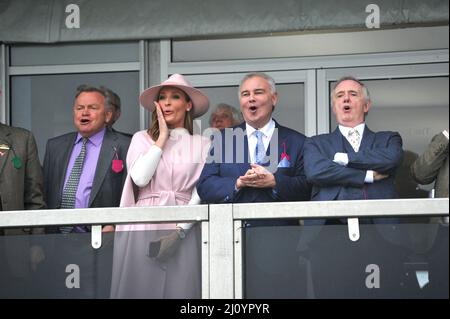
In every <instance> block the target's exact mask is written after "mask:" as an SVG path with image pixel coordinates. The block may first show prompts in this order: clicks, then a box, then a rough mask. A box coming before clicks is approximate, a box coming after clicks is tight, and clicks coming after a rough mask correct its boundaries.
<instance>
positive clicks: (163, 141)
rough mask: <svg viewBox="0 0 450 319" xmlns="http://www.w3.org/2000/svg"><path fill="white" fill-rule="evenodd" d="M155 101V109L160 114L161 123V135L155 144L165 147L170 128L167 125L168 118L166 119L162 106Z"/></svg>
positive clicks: (159, 123)
mask: <svg viewBox="0 0 450 319" xmlns="http://www.w3.org/2000/svg"><path fill="white" fill-rule="evenodd" d="M153 103H155V111H156V115H157V116H158V125H159V137H158V140H157V141H156V143H155V144H156V146H158V147H159V148H160V149H163V147H164V145H165V144H166V141H167V139H168V138H169V128H168V127H167V123H166V120H165V119H164V115H163V113H162V110H161V106H160V105H159V104H158V102H156V101H155V102H153Z"/></svg>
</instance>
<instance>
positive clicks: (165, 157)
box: [111, 74, 210, 298]
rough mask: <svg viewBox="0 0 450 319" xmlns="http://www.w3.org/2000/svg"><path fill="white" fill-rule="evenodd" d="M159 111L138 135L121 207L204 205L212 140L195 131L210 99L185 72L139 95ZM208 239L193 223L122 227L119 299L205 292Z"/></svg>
mask: <svg viewBox="0 0 450 319" xmlns="http://www.w3.org/2000/svg"><path fill="white" fill-rule="evenodd" d="M139 100H140V103H141V104H142V106H143V107H145V108H147V109H148V110H150V111H152V123H151V127H150V129H148V130H144V131H139V132H137V133H136V134H134V136H133V139H132V140H131V144H130V148H129V150H128V154H127V167H128V176H127V179H126V181H125V185H124V189H123V193H122V198H121V202H120V206H121V207H135V206H139V207H142V206H144V207H145V206H173V205H188V204H199V203H200V198H199V197H198V195H197V191H196V188H195V185H196V183H197V180H198V178H199V176H200V173H201V171H202V168H203V165H204V163H205V159H206V156H207V152H208V149H209V143H210V141H209V139H208V138H204V137H202V136H200V135H196V134H193V119H194V118H197V117H200V116H201V115H203V114H204V113H206V111H207V110H208V107H209V100H208V98H207V97H206V95H205V94H203V93H202V92H201V91H200V90H198V89H196V88H194V87H192V85H190V84H189V83H188V82H187V80H186V79H185V78H184V77H183V76H182V75H180V74H174V75H172V76H171V77H170V78H169V79H167V80H166V81H164V82H162V83H161V84H160V85H157V86H153V87H150V88H148V89H146V90H145V91H144V92H143V93H142V94H141V96H140V98H139ZM200 248H201V244H200V232H199V227H198V226H196V225H195V226H193V224H174V223H171V224H133V225H118V226H117V227H116V234H115V240H114V258H113V275H112V283H111V297H112V298H200V297H201V280H200V278H201V267H200V256H201V251H200Z"/></svg>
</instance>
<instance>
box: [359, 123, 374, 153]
mask: <svg viewBox="0 0 450 319" xmlns="http://www.w3.org/2000/svg"><path fill="white" fill-rule="evenodd" d="M374 139H375V133H374V132H372V131H371V130H370V129H369V128H368V127H367V125H366V128H365V129H364V134H363V138H362V140H361V145H360V147H359V150H360V151H361V150H364V149H366V148H368V147H370V145H372V144H373V141H374Z"/></svg>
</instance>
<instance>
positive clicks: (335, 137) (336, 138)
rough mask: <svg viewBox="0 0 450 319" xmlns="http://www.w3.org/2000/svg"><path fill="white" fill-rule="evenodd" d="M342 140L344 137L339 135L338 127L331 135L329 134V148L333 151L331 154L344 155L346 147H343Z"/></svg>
mask: <svg viewBox="0 0 450 319" xmlns="http://www.w3.org/2000/svg"><path fill="white" fill-rule="evenodd" d="M344 139H345V137H344V136H343V135H342V134H341V131H340V130H339V127H336V129H335V130H334V131H333V133H331V143H332V145H331V148H332V150H333V154H336V153H338V152H344V153H345V150H346V147H345V145H344ZM349 145H350V144H349Z"/></svg>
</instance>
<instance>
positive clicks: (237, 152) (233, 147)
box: [197, 73, 310, 203]
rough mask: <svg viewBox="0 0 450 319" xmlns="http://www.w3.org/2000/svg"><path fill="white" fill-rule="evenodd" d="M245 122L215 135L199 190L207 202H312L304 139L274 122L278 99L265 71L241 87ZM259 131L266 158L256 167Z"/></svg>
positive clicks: (248, 76)
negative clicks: (304, 160) (306, 172)
mask: <svg viewBox="0 0 450 319" xmlns="http://www.w3.org/2000/svg"><path fill="white" fill-rule="evenodd" d="M239 99H240V105H241V112H242V114H243V116H244V119H245V122H244V123H242V124H240V125H238V126H235V127H233V128H231V129H223V130H221V131H220V134H215V136H214V139H213V141H212V146H211V150H210V156H209V157H208V159H207V161H206V164H205V166H204V168H203V171H202V173H201V175H200V178H199V181H198V184H197V191H198V194H199V196H200V198H201V199H202V201H203V202H205V203H251V202H276V201H299V200H308V199H309V195H310V185H309V184H308V183H307V182H306V176H305V174H304V172H303V144H304V141H305V136H304V135H303V134H301V133H299V132H296V131H294V130H292V129H289V128H287V127H284V126H281V125H279V124H278V123H277V122H276V121H274V120H273V119H272V112H273V110H274V108H275V105H276V102H277V99H278V96H277V92H276V88H275V82H274V80H273V79H272V78H271V77H269V76H268V75H266V74H264V73H251V74H248V75H246V76H245V78H244V79H243V80H242V81H241V85H240V87H239ZM256 132H261V134H262V136H263V137H262V139H263V144H264V146H263V147H264V154H265V158H264V159H263V160H262V161H260V163H257V162H258V161H257V158H256V154H255V151H256V148H257V144H258V141H257V137H255V133H256Z"/></svg>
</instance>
